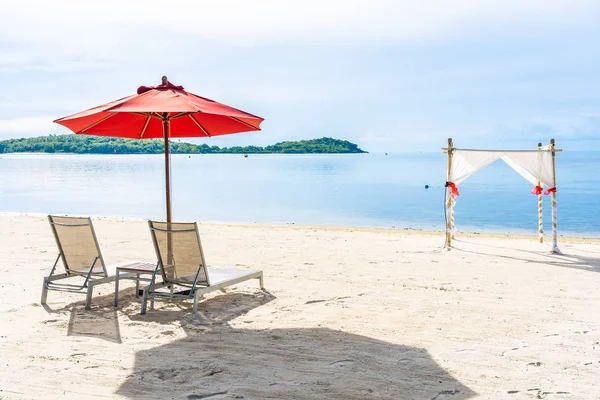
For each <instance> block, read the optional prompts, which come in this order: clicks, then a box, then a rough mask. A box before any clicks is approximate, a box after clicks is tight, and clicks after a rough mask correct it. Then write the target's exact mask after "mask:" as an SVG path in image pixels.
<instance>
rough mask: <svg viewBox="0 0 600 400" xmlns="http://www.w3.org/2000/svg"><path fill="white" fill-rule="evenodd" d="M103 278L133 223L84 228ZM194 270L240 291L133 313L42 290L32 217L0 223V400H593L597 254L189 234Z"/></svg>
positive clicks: (143, 252)
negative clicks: (195, 245)
mask: <svg viewBox="0 0 600 400" xmlns="http://www.w3.org/2000/svg"><path fill="white" fill-rule="evenodd" d="M94 222H95V227H96V231H97V234H98V239H99V241H100V245H101V247H102V250H103V254H104V257H105V259H106V261H107V262H108V263H116V262H121V261H126V260H129V259H141V260H149V261H153V260H154V255H153V249H152V245H151V241H150V236H149V232H148V228H147V224H146V223H145V222H144V221H139V220H138V221H136V220H109V219H96V220H95V221H94ZM200 228H201V235H202V239H203V245H204V250H205V253H206V257H207V259H208V262H209V265H213V266H229V267H236V268H241V269H245V268H260V269H263V270H264V275H265V286H266V288H267V291H266V292H263V291H261V290H260V289H259V288H258V285H257V283H256V281H250V282H246V283H241V284H238V285H236V286H235V287H232V288H229V289H227V290H226V292H224V293H222V292H218V293H215V294H211V295H208V296H206V298H205V300H204V301H203V302H202V303H201V304H200V314H199V316H197V317H194V316H192V315H191V304H165V303H157V307H156V309H155V310H154V311H150V312H148V314H147V315H146V316H140V315H139V311H140V304H139V300H138V299H136V298H135V296H134V290H133V288H132V283H131V282H129V281H122V282H121V287H122V293H121V303H120V306H119V308H117V309H115V308H114V307H113V303H112V300H113V293H114V286H113V285H112V284H107V285H101V286H99V287H98V289H96V292H95V296H94V300H93V306H92V309H91V310H90V311H86V310H85V309H84V304H83V300H84V297H85V296H84V295H78V294H70V293H59V292H50V293H49V296H48V304H47V306H41V305H40V294H41V286H42V278H43V276H45V275H47V274H48V273H49V271H50V268H51V266H52V263H53V262H54V259H55V257H56V255H57V250H56V246H55V243H54V239H53V237H52V235H51V231H50V228H49V225H48V222H47V220H46V219H45V218H44V217H43V216H36V215H7V214H3V215H0V243H1V245H0V246H1V247H0V289H1V290H0V316H1V322H2V323H1V324H0V350H1V355H2V356H1V359H0V399H2V400H6V399H41V398H43V399H54V398H60V399H99V398H107V399H209V400H216V399H424V400H433V399H435V400H442V399H452V400H458V399H470V398H477V399H539V398H547V399H597V398H600V384H599V383H598V377H600V292H599V290H598V289H599V288H600V274H599V273H598V272H600V244H599V243H598V242H597V241H594V240H576V239H575V240H570V241H565V242H562V243H561V248H562V250H563V252H564V253H565V255H564V256H558V255H553V254H551V253H550V251H549V250H550V247H549V245H548V244H544V245H540V244H539V243H537V242H536V240H535V239H532V238H519V239H514V238H512V239H510V238H501V237H491V236H482V235H473V236H472V237H463V238H462V239H459V240H457V241H456V242H455V248H454V249H453V250H452V251H449V252H448V251H445V250H443V249H442V248H441V246H442V245H443V243H444V237H443V235H442V234H440V233H437V234H425V233H424V234H420V233H414V232H404V231H385V230H381V231H377V230H352V229H344V230H336V229H310V228H290V227H266V226H241V225H240V226H236V225H217V224H201V225H200Z"/></svg>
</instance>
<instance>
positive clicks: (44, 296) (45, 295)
mask: <svg viewBox="0 0 600 400" xmlns="http://www.w3.org/2000/svg"><path fill="white" fill-rule="evenodd" d="M47 279H48V278H44V286H42V301H41V302H40V303H41V304H46V300H47V299H48V287H47V286H46V284H47Z"/></svg>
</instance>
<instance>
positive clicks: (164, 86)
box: [137, 81, 183, 94]
mask: <svg viewBox="0 0 600 400" xmlns="http://www.w3.org/2000/svg"><path fill="white" fill-rule="evenodd" d="M167 89H172V90H182V91H183V86H178V85H173V84H172V83H171V82H169V81H167V83H165V84H160V85H158V86H140V87H139V88H138V90H137V94H142V93H146V92H148V91H150V90H167Z"/></svg>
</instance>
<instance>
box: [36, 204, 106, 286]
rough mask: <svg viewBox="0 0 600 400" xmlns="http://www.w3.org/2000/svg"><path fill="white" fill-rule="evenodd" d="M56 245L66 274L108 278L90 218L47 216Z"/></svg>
mask: <svg viewBox="0 0 600 400" xmlns="http://www.w3.org/2000/svg"><path fill="white" fill-rule="evenodd" d="M48 220H49V221H50V226H51V228H52V232H53V233H54V238H55V239H56V245H57V246H58V250H59V252H60V256H61V258H62V260H63V264H64V266H65V270H66V272H67V274H87V273H88V272H89V270H90V268H91V267H92V265H93V266H94V268H93V270H92V273H93V274H98V275H104V276H108V274H107V272H106V266H105V265H104V259H103V258H102V253H100V247H99V246H98V241H97V240H96V233H95V232H94V227H93V226H92V220H91V218H78V217H59V216H53V215H48Z"/></svg>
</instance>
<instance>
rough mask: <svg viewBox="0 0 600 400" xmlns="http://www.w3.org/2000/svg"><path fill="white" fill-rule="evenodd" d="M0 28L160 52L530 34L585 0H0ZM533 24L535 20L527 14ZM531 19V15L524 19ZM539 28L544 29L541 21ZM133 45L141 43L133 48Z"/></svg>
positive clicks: (19, 38)
mask: <svg viewBox="0 0 600 400" xmlns="http://www.w3.org/2000/svg"><path fill="white" fill-rule="evenodd" d="M0 7H1V9H2V23H1V24H0V36H1V37H3V38H5V39H8V40H9V41H14V42H16V43H29V44H38V45H39V44H43V45H52V46H56V49H57V50H61V51H62V52H63V53H79V52H84V51H93V52H94V53H97V54H110V53H111V52H113V53H114V52H119V50H121V51H122V50H124V49H127V48H129V49H131V48H130V45H131V44H132V43H133V42H135V43H136V46H135V47H138V50H143V51H144V52H147V54H148V55H149V56H150V55H151V56H152V57H160V56H161V53H162V52H163V51H164V50H167V49H168V47H169V41H168V38H166V40H165V39H162V40H161V38H160V36H157V35H154V34H153V33H155V32H163V33H173V34H181V33H185V34H188V35H191V36H193V37H196V38H203V39H207V40H211V41H216V42H229V43H233V44H265V43H267V44H269V43H289V42H312V43H322V42H329V43H331V42H333V43H340V42H343V43H349V44H356V43H360V42H373V41H406V40H409V41H412V40H420V39H427V38H432V37H447V36H448V35H455V34H457V33H461V32H462V33H465V32H468V31H469V30H470V29H472V28H476V27H485V28H486V29H487V30H490V29H492V28H493V27H494V26H496V27H497V28H501V29H503V30H505V31H507V32H508V31H509V30H508V29H506V28H508V27H509V26H510V27H511V29H510V31H514V30H515V29H518V28H519V27H520V30H528V31H529V32H535V31H537V30H539V29H550V27H552V28H553V29H556V28H557V26H560V25H565V24H569V25H573V24H575V23H577V22H580V21H581V19H583V18H586V17H589V16H591V15H592V13H591V11H593V10H598V2H597V1H592V0H487V1H472V0H453V1H444V0H421V1H419V2H415V1H413V0H343V1H342V0H327V1H323V0H304V1H281V0H255V1H248V0H220V1H198V0H187V1H186V0H171V1H169V2H168V3H165V2H162V1H161V2H158V1H151V0H129V1H121V0H103V1H94V2H92V1H80V0H54V1H47V0H21V1H19V2H16V1H0ZM536 21H537V22H539V24H536V23H535V22H536ZM532 22H533V23H532ZM544 27H545V28H544ZM139 46H141V47H142V48H139ZM197 51H198V53H201V52H202V46H199V47H198V49H197Z"/></svg>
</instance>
